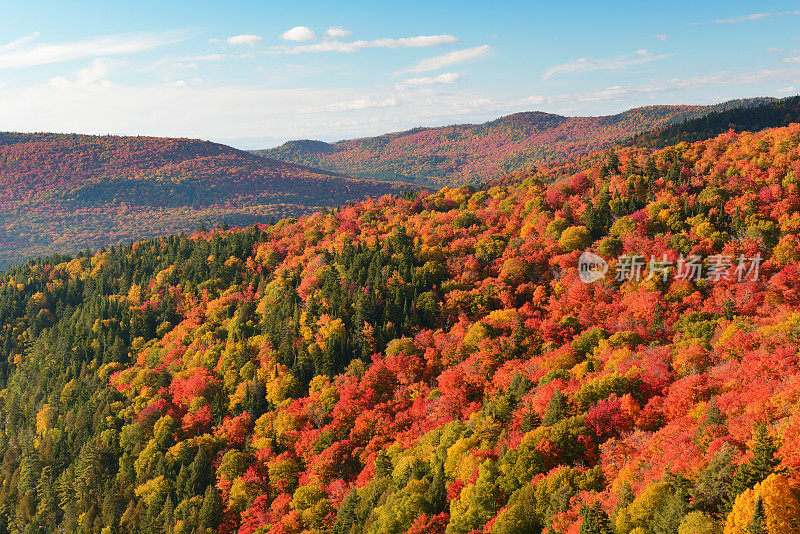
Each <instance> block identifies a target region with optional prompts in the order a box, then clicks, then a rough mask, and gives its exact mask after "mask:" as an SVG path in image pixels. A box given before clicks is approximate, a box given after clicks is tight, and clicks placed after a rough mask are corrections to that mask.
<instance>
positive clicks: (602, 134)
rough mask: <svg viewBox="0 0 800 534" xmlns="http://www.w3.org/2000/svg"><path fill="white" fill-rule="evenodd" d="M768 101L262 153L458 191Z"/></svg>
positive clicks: (553, 119) (505, 123)
mask: <svg viewBox="0 0 800 534" xmlns="http://www.w3.org/2000/svg"><path fill="white" fill-rule="evenodd" d="M764 100H767V99H759V98H754V99H748V100H734V101H730V102H725V103H722V104H717V105H713V106H649V107H643V108H636V109H631V110H628V111H625V112H623V113H620V114H617V115H608V116H602V117H563V116H560V115H553V114H549V113H541V112H525V113H517V114H514V115H509V116H507V117H502V118H500V119H496V120H493V121H490V122H487V123H484V124H460V125H454V126H445V127H441V128H415V129H413V130H408V131H405V132H397V133H390V134H385V135H381V136H378V137H368V138H363V139H351V140H346V141H339V142H337V143H330V144H329V143H324V142H322V141H310V140H303V141H290V142H288V143H286V144H284V145H282V146H280V147H277V148H273V149H270V150H258V151H255V152H256V153H257V154H260V155H263V156H268V157H273V158H276V159H280V160H283V161H291V162H294V163H301V164H304V165H310V166H313V167H319V168H323V169H329V170H333V171H338V172H343V173H347V174H349V175H351V176H357V177H364V178H377V179H382V180H399V181H406V182H412V183H419V184H425V185H436V186H442V185H459V184H463V183H476V182H482V181H486V180H489V179H492V178H496V177H498V176H501V175H503V174H506V173H509V172H514V171H517V170H521V169H525V168H528V167H529V166H531V165H540V164H551V163H557V162H563V161H565V160H568V159H571V158H573V157H575V156H580V155H583V154H587V153H591V152H594V151H596V150H599V149H601V148H604V147H607V146H610V145H611V144H612V143H614V142H617V141H621V140H623V139H627V138H629V137H631V136H632V135H634V134H636V133H638V132H641V131H646V130H651V129H653V128H658V127H661V126H665V125H668V124H672V123H675V122H680V121H684V120H687V119H692V118H695V117H698V116H701V115H704V114H707V113H709V112H712V111H719V110H724V109H729V108H733V107H743V106H751V105H754V104H757V103H760V102H763V101H764Z"/></svg>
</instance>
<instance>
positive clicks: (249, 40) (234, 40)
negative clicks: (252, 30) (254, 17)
mask: <svg viewBox="0 0 800 534" xmlns="http://www.w3.org/2000/svg"><path fill="white" fill-rule="evenodd" d="M263 40H264V38H263V37H259V36H258V35H247V34H243V35H234V36H232V37H228V38H227V39H225V42H227V43H228V44H231V45H248V46H255V45H257V44H258V43H260V42H261V41H263Z"/></svg>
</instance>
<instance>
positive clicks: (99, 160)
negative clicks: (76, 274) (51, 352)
mask: <svg viewBox="0 0 800 534" xmlns="http://www.w3.org/2000/svg"><path fill="white" fill-rule="evenodd" d="M401 187H402V186H399V185H395V184H389V183H383V182H376V181H364V180H355V179H352V178H349V177H346V176H343V175H340V174H337V173H333V172H328V171H321V170H318V169H311V168H308V167H303V166H300V165H295V164H291V163H284V162H281V161H277V160H274V159H266V158H259V157H257V156H254V155H253V154H250V153H248V152H243V151H240V150H236V149H233V148H231V147H228V146H225V145H220V144H216V143H210V142H206V141H199V140H192V139H168V138H153V137H113V136H101V137H95V136H85V135H63V134H18V133H0V261H8V260H12V259H15V258H20V257H25V256H30V255H34V254H41V253H45V252H53V251H74V250H78V249H82V248H85V247H87V246H91V247H97V246H100V245H103V244H109V243H114V242H117V241H119V240H121V239H132V238H140V237H146V236H154V235H160V234H167V233H176V232H180V231H185V230H193V229H195V228H197V227H198V226H200V225H204V224H205V225H216V224H221V223H223V222H225V223H227V224H236V225H251V224H253V222H266V221H267V220H268V219H269V218H270V217H272V216H274V217H286V216H293V215H299V214H301V213H308V212H310V211H313V210H315V209H319V208H320V207H322V206H337V205H341V204H343V203H346V202H348V201H351V200H360V199H363V198H365V197H367V196H380V195H383V194H386V193H389V192H399V191H400V190H401Z"/></svg>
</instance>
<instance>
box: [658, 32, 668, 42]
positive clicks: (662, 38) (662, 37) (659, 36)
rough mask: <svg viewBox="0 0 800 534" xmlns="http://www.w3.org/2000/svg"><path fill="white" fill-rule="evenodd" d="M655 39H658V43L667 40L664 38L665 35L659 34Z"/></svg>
mask: <svg viewBox="0 0 800 534" xmlns="http://www.w3.org/2000/svg"><path fill="white" fill-rule="evenodd" d="M655 37H656V39H658V40H659V41H666V40H667V36H666V35H664V34H663V33H659V34H657V35H656V36H655Z"/></svg>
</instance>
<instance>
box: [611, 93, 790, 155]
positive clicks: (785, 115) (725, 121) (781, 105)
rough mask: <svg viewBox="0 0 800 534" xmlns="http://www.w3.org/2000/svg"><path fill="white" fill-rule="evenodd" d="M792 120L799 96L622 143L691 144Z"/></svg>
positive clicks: (715, 115)
mask: <svg viewBox="0 0 800 534" xmlns="http://www.w3.org/2000/svg"><path fill="white" fill-rule="evenodd" d="M795 122H800V96H794V97H789V98H784V99H781V100H777V101H774V102H766V103H763V104H759V105H753V106H746V107H739V108H733V109H728V110H725V111H715V112H713V113H709V114H707V115H704V116H702V117H698V118H696V119H691V120H688V121H685V122H680V123H676V124H671V125H669V126H666V127H664V128H659V129H656V130H653V131H649V132H642V133H640V134H636V135H635V136H634V137H632V138H631V139H630V140H629V141H628V142H626V143H625V144H626V145H635V146H639V147H650V148H663V147H667V146H670V145H677V144H678V143H681V142H689V143H692V142H694V141H701V140H703V139H709V138H711V137H715V136H717V135H719V134H721V133H723V132H726V131H728V130H731V129H732V130H734V131H736V132H743V131H749V132H757V131H759V130H763V129H764V128H775V127H778V126H788V125H789V124H791V123H795Z"/></svg>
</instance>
